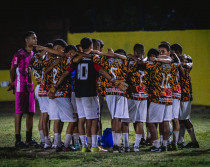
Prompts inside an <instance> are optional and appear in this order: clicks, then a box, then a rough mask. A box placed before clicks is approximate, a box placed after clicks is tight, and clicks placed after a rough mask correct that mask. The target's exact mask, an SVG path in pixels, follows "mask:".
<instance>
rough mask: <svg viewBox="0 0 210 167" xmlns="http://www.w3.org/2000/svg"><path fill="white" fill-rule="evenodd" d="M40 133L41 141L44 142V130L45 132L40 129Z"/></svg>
mask: <svg viewBox="0 0 210 167" xmlns="http://www.w3.org/2000/svg"><path fill="white" fill-rule="evenodd" d="M39 135H40V139H41V142H42V143H44V132H43V130H40V131H39Z"/></svg>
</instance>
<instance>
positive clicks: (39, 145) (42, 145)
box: [35, 142, 44, 148]
mask: <svg viewBox="0 0 210 167" xmlns="http://www.w3.org/2000/svg"><path fill="white" fill-rule="evenodd" d="M35 147H37V148H44V143H42V142H41V143H37V145H36V146H35Z"/></svg>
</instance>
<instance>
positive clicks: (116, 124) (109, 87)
mask: <svg viewBox="0 0 210 167" xmlns="http://www.w3.org/2000/svg"><path fill="white" fill-rule="evenodd" d="M98 54H99V55H100V56H101V57H100V59H99V61H98V62H97V61H96V62H97V63H98V64H100V65H101V66H102V67H103V68H104V69H105V70H106V71H107V72H108V73H109V75H111V76H113V77H114V78H115V79H117V80H124V81H125V78H126V74H127V71H126V69H125V61H127V60H124V59H127V57H126V56H125V55H126V52H125V51H124V50H123V49H118V50H116V51H115V52H114V53H113V50H112V49H109V50H108V53H102V52H101V53H98ZM100 89H101V90H100V93H101V95H105V97H106V102H107V105H108V108H109V112H110V115H111V118H112V121H111V126H112V137H113V144H114V147H113V151H114V152H119V153H120V152H122V150H121V148H120V138H121V132H122V126H121V119H123V118H129V114H128V104H127V98H126V97H125V93H126V92H125V91H123V90H120V89H119V88H118V87H116V86H115V85H113V84H110V82H108V80H107V79H105V78H103V79H102V80H101V87H100ZM125 137H126V138H128V135H127V136H126V135H125Z"/></svg>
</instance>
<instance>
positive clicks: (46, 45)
mask: <svg viewBox="0 0 210 167" xmlns="http://www.w3.org/2000/svg"><path fill="white" fill-rule="evenodd" d="M44 46H45V47H48V48H51V49H52V48H53V43H51V42H49V43H47V44H45V45H44Z"/></svg>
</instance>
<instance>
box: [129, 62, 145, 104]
mask: <svg viewBox="0 0 210 167" xmlns="http://www.w3.org/2000/svg"><path fill="white" fill-rule="evenodd" d="M148 79H149V76H148V72H147V71H146V70H139V68H138V64H137V62H135V61H133V60H131V61H129V62H128V74H127V79H126V81H127V83H128V85H129V86H128V89H127V98H130V99H133V100H146V99H147V98H148V94H147V83H148Z"/></svg>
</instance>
